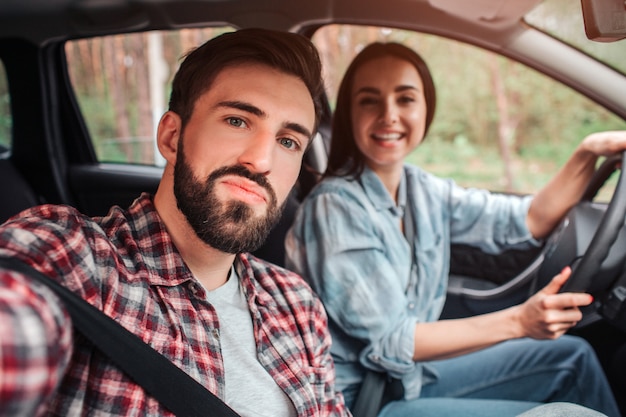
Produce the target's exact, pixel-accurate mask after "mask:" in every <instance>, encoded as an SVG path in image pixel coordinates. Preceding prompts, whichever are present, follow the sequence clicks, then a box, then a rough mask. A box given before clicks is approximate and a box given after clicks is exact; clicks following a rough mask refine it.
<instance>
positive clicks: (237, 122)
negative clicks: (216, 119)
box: [226, 117, 246, 127]
mask: <svg viewBox="0 0 626 417" xmlns="http://www.w3.org/2000/svg"><path fill="white" fill-rule="evenodd" d="M226 121H227V122H228V124H229V125H231V126H234V127H246V122H244V121H243V120H242V119H240V118H239V117H229V118H228V119H226Z"/></svg>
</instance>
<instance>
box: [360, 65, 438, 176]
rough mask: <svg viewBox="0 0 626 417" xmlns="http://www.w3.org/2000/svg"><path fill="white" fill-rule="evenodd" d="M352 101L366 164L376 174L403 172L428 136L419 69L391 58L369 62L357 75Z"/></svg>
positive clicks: (424, 101) (361, 149)
mask: <svg viewBox="0 0 626 417" xmlns="http://www.w3.org/2000/svg"><path fill="white" fill-rule="evenodd" d="M351 100H352V129H353V132H354V136H355V137H354V139H355V141H356V145H357V147H358V148H359V150H360V151H361V153H362V154H363V155H364V157H365V163H366V164H367V165H368V166H369V167H370V168H371V169H372V170H373V171H375V172H382V171H389V170H393V169H400V168H401V167H402V165H403V163H404V158H405V157H406V156H407V155H408V154H409V153H410V152H411V151H412V150H413V149H415V148H416V147H417V145H419V144H420V142H421V141H422V139H423V137H424V129H425V124H426V100H425V99H424V87H423V84H422V79H421V78H420V76H419V73H418V72H417V69H416V68H415V67H414V66H413V65H412V64H411V63H409V62H407V61H404V60H402V59H399V58H396V57H391V56H387V57H381V58H377V59H375V60H372V61H369V62H367V63H365V64H364V65H363V66H361V67H360V68H359V69H358V70H357V71H356V73H355V76H354V81H353V85H352V97H351Z"/></svg>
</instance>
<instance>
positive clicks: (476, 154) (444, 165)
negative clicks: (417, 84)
mask: <svg viewBox="0 0 626 417" xmlns="http://www.w3.org/2000/svg"><path fill="white" fill-rule="evenodd" d="M372 41H396V42H401V43H404V44H405V45H407V46H409V47H411V48H413V49H414V50H416V51H417V52H419V53H420V54H421V55H422V56H423V57H424V59H425V60H426V62H427V63H428V65H429V67H430V70H431V72H432V73H433V77H434V81H435V85H436V88H437V111H436V113H435V120H434V122H433V124H432V126H431V128H430V130H429V132H428V135H427V137H426V138H425V141H424V143H423V144H422V145H420V146H419V147H418V148H417V149H416V150H415V151H414V152H413V153H412V154H411V155H410V156H409V157H408V160H407V162H409V163H413V164H416V165H419V166H421V167H423V168H425V169H426V170H428V171H430V172H432V173H434V174H436V175H439V176H442V177H447V178H452V179H454V180H455V181H457V182H458V183H459V184H461V185H463V186H466V187H480V188H487V189H490V190H493V191H501V192H511V193H534V192H536V191H537V190H539V188H540V187H541V186H542V185H544V184H545V183H546V182H547V181H548V180H549V179H550V178H551V177H552V176H553V175H554V173H555V172H556V170H557V169H558V168H559V167H560V166H561V165H562V164H563V163H564V162H565V160H566V159H567V158H568V157H569V155H570V154H571V153H572V151H573V149H574V148H575V147H576V145H577V144H578V143H579V141H580V140H581V139H582V138H583V137H585V136H586V135H587V134H589V133H591V132H594V131H600V130H612V129H625V128H626V122H625V121H624V120H622V119H621V118H619V117H617V116H615V115H614V114H612V113H611V112H609V111H607V110H606V109H604V108H602V107H600V106H599V105H597V104H595V103H594V102H592V101H591V100H589V99H587V98H585V97H584V96H582V95H581V94H579V93H577V92H575V91H574V90H572V89H570V88H569V87H566V86H564V85H562V84H560V83H558V82H555V81H554V80H553V79H551V78H548V77H546V76H544V75H542V74H539V73H538V72H537V71H535V70H533V69H530V68H528V67H525V66H523V65H521V64H519V63H516V62H513V61H511V60H509V59H506V58H503V57H500V56H498V55H496V54H494V53H491V52H489V51H485V50H482V49H480V48H477V47H474V46H471V45H467V44H463V43H460V42H457V41H453V40H449V39H445V38H441V37H438V36H434V35H427V34H418V33H415V32H409V31H403V30H395V29H394V30H392V29H387V28H381V27H365V26H351V25H333V26H327V27H324V28H322V29H320V30H319V31H318V32H317V33H316V34H315V35H314V42H315V44H316V45H317V46H318V48H319V49H320V52H321V56H322V60H323V62H324V69H325V75H324V76H325V80H326V83H327V88H328V95H329V97H330V99H331V101H332V102H333V103H332V104H331V106H332V107H333V108H334V100H335V97H336V94H337V89H338V84H339V82H340V81H341V77H342V76H343V74H344V72H345V69H346V67H347V65H348V64H349V62H350V60H351V59H352V58H353V57H354V55H355V54H356V53H357V52H358V51H359V50H360V49H361V48H363V47H364V46H365V45H366V44H368V43H370V42H372ZM605 194H606V195H611V189H610V187H605V190H603V195H605ZM603 199H606V197H603Z"/></svg>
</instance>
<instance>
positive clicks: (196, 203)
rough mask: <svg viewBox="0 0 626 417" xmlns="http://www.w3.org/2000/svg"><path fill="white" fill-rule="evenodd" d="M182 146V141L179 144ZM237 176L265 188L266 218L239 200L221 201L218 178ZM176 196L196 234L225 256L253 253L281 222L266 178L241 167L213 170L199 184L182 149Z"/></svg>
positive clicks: (177, 169) (176, 176)
mask: <svg viewBox="0 0 626 417" xmlns="http://www.w3.org/2000/svg"><path fill="white" fill-rule="evenodd" d="M179 143H180V144H181V145H182V141H181V142H179ZM224 175H238V176H241V177H244V178H247V179H249V180H252V181H254V182H256V183H257V184H259V185H260V186H262V187H263V188H264V189H265V190H266V191H267V193H268V195H269V202H268V205H267V213H266V214H265V216H258V215H255V213H254V210H253V209H252V208H251V207H250V206H248V205H247V204H246V203H244V202H241V201H238V200H230V201H226V202H222V201H220V200H219V198H218V197H217V195H216V193H215V184H216V183H217V179H218V178H220V177H223V176H224ZM174 195H175V197H176V204H177V205H178V209H179V210H180V211H181V212H182V213H183V214H184V215H185V217H186V218H187V222H188V223H189V225H190V226H191V228H192V229H193V231H194V232H195V233H196V235H197V236H198V237H199V238H200V239H201V240H202V241H203V242H205V243H206V244H208V245H209V246H211V247H213V248H215V249H218V250H220V251H222V252H226V253H241V252H251V251H254V250H256V249H258V248H259V247H260V246H261V245H262V244H263V242H265V239H266V238H267V236H268V234H269V232H270V231H271V229H272V227H274V225H275V224H276V223H277V222H278V220H279V219H280V216H281V213H282V208H283V207H282V206H281V207H278V203H277V199H276V193H275V192H274V190H273V189H272V186H271V185H270V184H269V182H268V181H267V179H266V178H265V176H263V175H261V174H254V173H252V172H250V171H249V170H248V169H247V168H246V167H244V166H242V165H234V166H226V167H222V168H219V169H217V170H215V171H213V172H212V173H211V174H210V175H209V177H208V178H207V179H206V181H205V182H201V181H198V180H197V179H196V178H195V177H194V175H193V172H192V171H191V167H190V166H189V164H187V161H186V159H185V156H184V154H183V149H182V146H179V149H178V157H177V159H176V164H175V166H174Z"/></svg>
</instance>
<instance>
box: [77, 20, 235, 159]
mask: <svg viewBox="0 0 626 417" xmlns="http://www.w3.org/2000/svg"><path fill="white" fill-rule="evenodd" d="M232 30H233V29H232V28H230V27H219V28H203V29H183V30H176V31H163V32H161V31H154V32H146V33H134V34H124V35H115V36H104V37H97V38H90V39H81V40H76V41H70V42H67V43H66V47H65V52H66V56H67V62H68V68H69V75H70V80H71V83H72V86H73V88H74V91H75V95H76V97H77V100H78V103H79V106H80V109H81V112H82V114H83V117H84V119H85V123H86V125H87V128H88V130H89V134H90V136H91V141H92V144H93V147H94V150H95V152H96V156H97V158H98V160H99V161H100V162H117V163H129V164H145V165H157V166H161V165H163V164H164V161H163V160H162V158H161V156H160V155H159V153H158V151H157V150H156V145H155V130H156V129H155V128H156V125H157V123H158V121H159V118H160V117H161V115H162V114H163V112H164V111H165V110H166V107H167V100H168V99H169V91H170V86H171V78H172V75H173V74H174V73H175V72H176V70H177V68H178V65H179V63H180V60H181V58H182V57H183V55H184V54H185V53H187V52H188V51H189V50H190V49H192V48H193V47H195V46H197V45H200V44H201V43H203V42H204V41H205V40H207V39H210V38H212V37H215V36H217V35H218V34H220V33H223V32H227V31H232Z"/></svg>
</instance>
